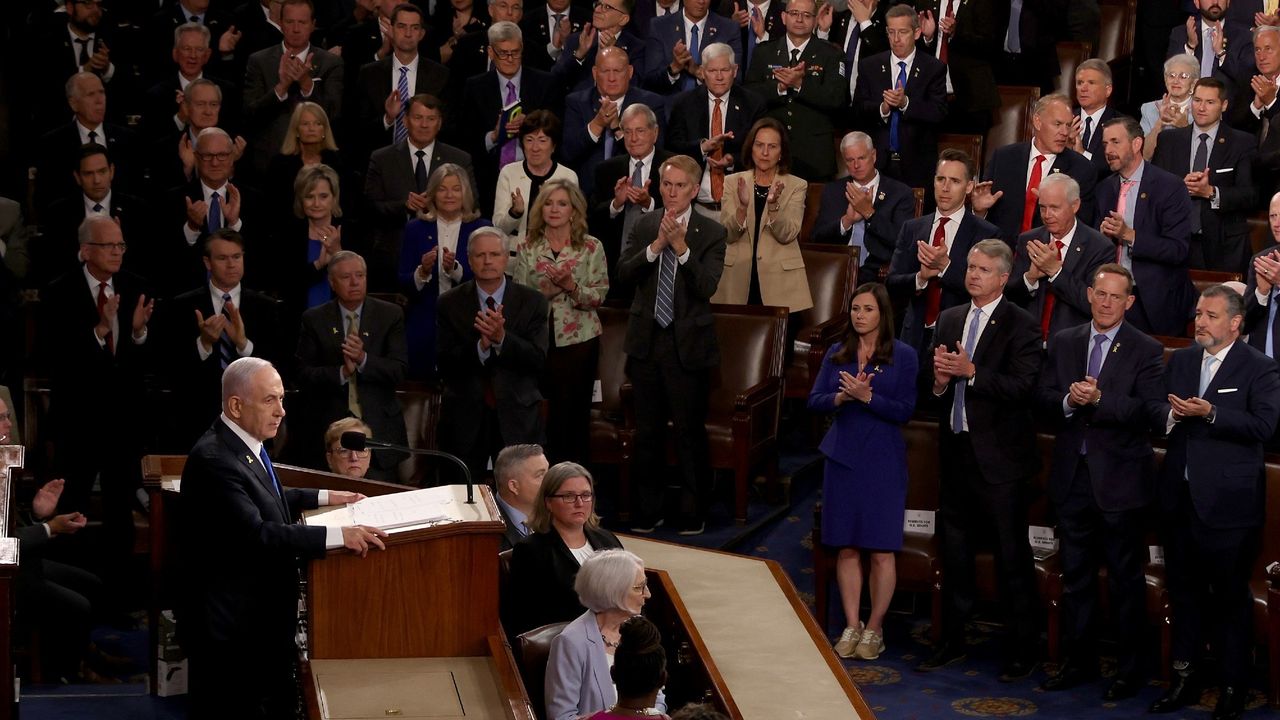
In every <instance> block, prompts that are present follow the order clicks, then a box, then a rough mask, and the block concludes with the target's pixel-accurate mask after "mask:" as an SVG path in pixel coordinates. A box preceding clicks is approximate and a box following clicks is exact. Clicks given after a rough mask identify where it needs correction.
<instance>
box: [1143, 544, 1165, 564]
mask: <svg viewBox="0 0 1280 720" xmlns="http://www.w3.org/2000/svg"><path fill="white" fill-rule="evenodd" d="M1147 552H1148V553H1150V555H1151V564H1152V565H1164V546H1163V545H1148V546H1147Z"/></svg>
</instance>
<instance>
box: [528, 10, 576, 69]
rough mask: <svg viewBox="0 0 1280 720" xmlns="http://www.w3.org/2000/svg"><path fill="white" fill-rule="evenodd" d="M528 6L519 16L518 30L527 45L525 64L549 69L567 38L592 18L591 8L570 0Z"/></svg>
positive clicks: (562, 48) (557, 57) (558, 56)
mask: <svg viewBox="0 0 1280 720" xmlns="http://www.w3.org/2000/svg"><path fill="white" fill-rule="evenodd" d="M528 10H529V12H528V13H525V14H524V17H523V18H522V19H521V20H520V32H521V34H523V35H524V38H525V44H526V46H527V47H528V48H529V51H528V52H527V53H525V56H524V64H525V65H526V66H528V67H531V68H537V69H538V70H546V71H550V70H551V68H553V67H554V66H555V63H556V60H559V59H560V54H561V52H562V51H563V50H564V45H565V43H566V42H568V40H569V38H570V37H571V36H573V35H574V34H575V33H579V32H582V28H583V26H584V25H586V24H587V23H589V22H591V10H590V9H589V7H588V6H586V5H584V4H582V3H570V0H547V1H546V2H542V3H536V4H534V3H531V4H530V5H529V7H528Z"/></svg>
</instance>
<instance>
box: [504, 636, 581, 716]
mask: <svg viewBox="0 0 1280 720" xmlns="http://www.w3.org/2000/svg"><path fill="white" fill-rule="evenodd" d="M568 624H569V623H567V622H558V623H551V624H550V625H543V626H542V627H540V628H534V629H533V630H530V631H529V632H527V633H522V634H520V635H518V636H517V637H516V641H517V642H518V643H519V644H520V678H521V679H522V680H524V689H525V691H526V692H528V693H529V704H530V705H532V706H533V709H534V712H536V713H537V714H538V717H539V718H546V716H547V699H546V697H545V694H544V692H545V691H544V689H543V688H544V684H543V683H544V682H545V681H546V677H547V658H549V657H550V656H551V641H552V640H555V639H556V637H557V636H559V635H560V633H561V632H562V631H563V630H564V628H565V626H566V625H568Z"/></svg>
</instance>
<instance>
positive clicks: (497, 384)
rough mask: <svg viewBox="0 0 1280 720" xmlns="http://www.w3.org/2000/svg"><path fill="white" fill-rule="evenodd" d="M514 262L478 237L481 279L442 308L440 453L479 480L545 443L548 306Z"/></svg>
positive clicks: (485, 234)
mask: <svg viewBox="0 0 1280 720" xmlns="http://www.w3.org/2000/svg"><path fill="white" fill-rule="evenodd" d="M509 259H510V254H509V253H508V252H507V247H506V242H505V240H504V237H503V234H502V231H500V230H498V229H497V228H494V227H482V228H477V229H476V230H474V231H472V233H471V236H470V237H468V238H467V262H468V263H469V264H470V266H471V273H472V275H474V278H473V279H472V280H468V281H467V282H464V283H462V284H461V285H458V286H457V287H454V288H453V289H452V290H450V291H448V292H446V293H445V294H444V295H442V296H440V301H439V303H438V305H437V306H436V318H437V323H438V328H437V333H438V335H437V340H436V343H437V353H436V358H437V362H438V363H439V366H440V379H441V380H442V381H443V382H444V396H443V399H442V404H441V408H440V415H441V418H442V421H441V423H440V428H441V433H440V447H441V449H443V450H447V451H449V452H451V453H453V454H454V455H457V456H459V457H461V458H462V459H463V460H464V461H466V463H467V466H468V467H469V468H470V469H471V475H472V477H476V478H480V477H484V472H485V469H486V467H488V464H489V460H490V458H492V457H494V456H495V455H497V454H498V451H499V450H501V449H502V448H504V447H506V446H508V445H515V444H517V443H531V442H541V441H542V435H543V427H542V418H541V416H540V414H539V406H540V405H541V403H542V393H541V392H540V391H539V389H538V385H539V383H538V380H539V378H540V377H541V375H542V369H543V366H544V364H545V363H546V359H547V339H548V338H547V335H548V333H547V300H546V298H545V297H543V295H542V293H540V292H538V291H537V290H534V289H532V288H529V287H525V286H524V285H521V284H519V283H515V282H511V281H510V280H509V278H508V277H507V274H506V273H507V262H508V260H509ZM526 629H528V628H526Z"/></svg>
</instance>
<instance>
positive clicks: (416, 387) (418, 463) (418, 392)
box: [396, 381, 461, 487]
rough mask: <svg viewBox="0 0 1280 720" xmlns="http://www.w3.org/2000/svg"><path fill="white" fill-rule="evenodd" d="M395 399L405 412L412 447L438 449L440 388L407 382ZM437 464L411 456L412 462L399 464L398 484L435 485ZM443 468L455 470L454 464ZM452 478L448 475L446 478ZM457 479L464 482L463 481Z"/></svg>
mask: <svg viewBox="0 0 1280 720" xmlns="http://www.w3.org/2000/svg"><path fill="white" fill-rule="evenodd" d="M396 399H397V400H399V401H400V409H401V410H402V411H403V413H404V425H405V431H406V432H407V434H408V438H409V447H411V448H414V449H425V450H435V449H436V447H437V446H436V429H437V426H438V424H439V422H440V390H439V388H437V387H436V386H435V385H433V384H430V383H424V382H414V381H405V382H402V383H400V386H399V388H397V389H396ZM438 462H439V461H437V460H436V459H435V458H430V457H427V456H425V455H413V456H410V458H409V462H406V463H401V464H400V472H399V478H397V482H400V483H402V484H405V485H412V486H413V487H426V486H428V485H434V484H435V482H436V479H435V477H434V472H433V469H434V468H435V467H437V463H438ZM444 467H449V468H452V466H451V465H448V466H444ZM451 471H452V470H449V471H447V472H451ZM452 477H453V476H452V475H449V476H446V479H449V478H452ZM458 480H459V481H461V478H458Z"/></svg>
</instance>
